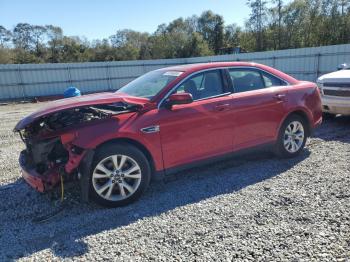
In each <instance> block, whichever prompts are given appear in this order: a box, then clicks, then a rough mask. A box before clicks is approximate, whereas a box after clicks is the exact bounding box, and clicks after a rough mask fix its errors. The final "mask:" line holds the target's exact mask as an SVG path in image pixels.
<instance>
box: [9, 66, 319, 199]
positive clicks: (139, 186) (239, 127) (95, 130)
mask: <svg viewBox="0 0 350 262" xmlns="http://www.w3.org/2000/svg"><path fill="white" fill-rule="evenodd" d="M321 121H322V110H321V100H320V94H319V91H318V88H317V87H316V85H315V84H313V83H310V82H305V81H298V80H296V79H294V78H293V77H291V76H289V75H286V74H284V73H282V72H280V71H278V70H275V69H273V68H270V67H268V66H264V65H260V64H255V63H243V62H229V63H226V62H223V63H206V64H192V65H183V66H174V67H168V68H163V69H159V70H155V71H152V72H149V73H147V74H145V75H143V76H141V77H139V78H137V79H135V80H134V81H132V82H130V83H129V84H127V85H125V86H124V87H122V88H121V89H119V90H118V91H117V92H115V93H99V94H93V95H85V96H81V97H76V98H68V99H62V100H58V101H55V102H51V103H49V104H48V105H47V107H45V108H42V109H41V110H39V111H37V112H34V113H33V114H31V115H29V116H27V117H26V118H24V119H22V120H21V121H20V122H19V123H18V124H17V125H16V127H15V131H18V132H19V133H20V134H21V137H22V139H23V141H24V143H25V144H26V150H24V151H23V152H22V153H21V155H20V161H19V162H20V165H21V167H22V171H23V172H22V173H23V177H24V178H25V180H26V181H27V182H28V183H29V184H30V185H31V186H32V187H34V188H36V189H37V190H38V191H41V192H44V191H47V190H50V189H52V188H54V187H55V186H56V185H58V184H59V182H60V181H61V179H64V181H68V180H74V179H76V180H79V181H80V184H81V190H82V196H83V199H88V198H92V199H94V200H96V201H97V202H98V203H100V204H102V205H107V206H121V205H126V204H128V203H130V202H132V201H134V200H136V199H137V198H138V197H140V195H141V194H142V192H144V191H145V189H146V188H147V186H148V184H149V181H150V179H151V177H152V176H154V175H156V174H165V175H166V174H169V173H171V172H174V171H179V170H181V169H183V168H186V167H189V166H193V165H197V164H200V163H202V162H208V161H209V160H217V159H218V158H221V157H223V156H227V155H228V154H230V153H233V152H238V151H241V150H244V149H247V148H254V147H258V146H263V145H269V146H271V148H272V149H273V151H274V152H275V153H276V154H277V155H279V156H281V157H294V156H296V155H298V154H299V153H300V151H301V150H303V148H304V145H305V142H306V139H307V137H308V136H310V134H311V133H312V131H313V129H314V128H315V127H316V126H317V125H318V124H320V123H321Z"/></svg>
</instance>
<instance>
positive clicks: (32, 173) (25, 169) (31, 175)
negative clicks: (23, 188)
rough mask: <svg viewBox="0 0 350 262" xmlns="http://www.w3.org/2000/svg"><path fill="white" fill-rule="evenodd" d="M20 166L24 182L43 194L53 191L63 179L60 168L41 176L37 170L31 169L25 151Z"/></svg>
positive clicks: (47, 171) (20, 157)
mask: <svg viewBox="0 0 350 262" xmlns="http://www.w3.org/2000/svg"><path fill="white" fill-rule="evenodd" d="M19 164H20V167H21V171H22V177H23V178H24V180H25V181H26V182H27V183H28V184H29V185H30V186H31V187H33V188H34V189H35V190H37V191H39V192H42V193H43V192H46V191H49V190H52V189H53V188H54V187H55V185H57V184H58V183H59V181H60V179H61V174H60V168H59V167H53V168H51V169H48V170H46V171H45V173H43V174H39V173H38V172H37V171H36V170H35V168H32V167H30V166H29V165H28V162H27V153H26V151H25V150H24V151H22V152H21V153H20V156H19Z"/></svg>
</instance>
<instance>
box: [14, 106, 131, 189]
mask: <svg viewBox="0 0 350 262" xmlns="http://www.w3.org/2000/svg"><path fill="white" fill-rule="evenodd" d="M137 109H138V107H136V106H135V105H129V104H125V103H113V104H112V103H111V104H103V105H93V106H83V107H78V108H68V109H65V110H62V111H57V112H53V113H50V114H48V115H43V116H41V117H39V118H38V119H35V121H31V123H29V124H27V125H26V126H25V127H23V128H21V129H18V128H17V129H16V128H15V131H16V132H18V133H19V134H20V136H21V138H22V140H23V142H24V143H25V145H26V149H25V150H23V151H22V152H21V154H20V157H19V163H20V166H21V169H22V176H23V178H24V179H25V180H26V181H27V183H28V184H29V185H31V186H32V187H33V188H34V189H36V190H37V191H39V192H46V191H49V190H51V189H53V188H54V187H55V186H56V185H57V184H58V183H59V182H60V180H61V178H62V177H64V180H65V181H72V180H76V178H77V177H78V172H79V165H80V163H81V162H82V159H83V158H84V156H85V155H86V154H87V152H88V151H89V149H87V148H82V147H79V146H76V145H74V140H75V139H76V138H77V134H78V132H77V130H79V128H80V127H84V126H87V125H90V124H92V123H95V122H96V121H101V120H107V119H110V118H112V117H113V116H114V115H117V114H121V113H126V112H132V111H136V110H137Z"/></svg>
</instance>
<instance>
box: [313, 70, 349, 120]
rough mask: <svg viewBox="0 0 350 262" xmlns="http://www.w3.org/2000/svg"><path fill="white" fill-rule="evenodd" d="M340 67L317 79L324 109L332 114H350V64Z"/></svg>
mask: <svg viewBox="0 0 350 262" xmlns="http://www.w3.org/2000/svg"><path fill="white" fill-rule="evenodd" d="M339 69H340V70H339V71H335V72H332V73H329V74H325V75H323V76H321V77H319V78H318V79H317V85H318V87H319V88H320V91H321V99H322V110H323V112H324V113H327V114H330V115H337V114H342V115H350V66H349V65H347V64H343V65H341V66H339Z"/></svg>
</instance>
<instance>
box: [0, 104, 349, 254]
mask: <svg viewBox="0 0 350 262" xmlns="http://www.w3.org/2000/svg"><path fill="white" fill-rule="evenodd" d="M37 106H38V105H30V104H26V105H8V106H0V120H1V121H0V138H1V141H0V143H1V146H0V150H1V154H0V199H1V200H2V201H1V202H0V218H1V222H0V261H7V260H13V259H19V260H30V261H32V260H45V261H47V260H68V261H69V260H92V261H93V260H96V261H99V260H104V259H111V260H127V261H128V260H137V261H138V260H143V261H146V260H157V261H158V260H160V261H165V260H186V261H187V260H205V261H207V260H264V261H266V260H298V261H299V260H315V261H316V260H317V261H332V260H333V261H349V259H350V192H349V184H350V161H349V160H350V132H349V130H350V118H347V117H338V118H336V119H334V120H327V121H326V122H325V123H324V124H323V126H322V127H321V128H319V129H318V130H317V132H316V134H315V137H314V138H312V139H310V140H309V142H308V144H307V148H306V149H305V150H304V151H303V153H302V154H301V155H300V156H299V157H298V158H295V159H289V160H280V159H276V158H274V157H273V156H271V155H270V154H268V153H261V152H260V153H256V154H251V155H248V156H245V157H240V158H236V159H232V160H230V161H225V162H220V163H217V164H215V165H211V166H206V167H200V168H196V169H192V170H189V171H186V172H182V173H181V174H177V175H173V176H171V177H169V178H167V179H166V181H164V182H154V183H152V184H151V186H150V188H149V190H148V191H147V193H146V194H145V195H144V196H143V197H142V198H141V199H140V200H139V201H138V202H136V203H135V204H132V205H130V206H127V207H124V208H117V209H104V208H101V207H98V206H96V205H94V204H90V205H88V204H81V203H80V202H79V194H78V193H76V192H75V190H76V188H74V187H73V188H70V189H68V192H67V199H66V200H65V206H64V209H63V210H62V212H60V213H58V214H57V215H56V216H55V217H53V218H52V219H51V220H49V221H46V222H43V223H35V222H33V221H32V220H33V218H37V217H38V216H40V215H43V214H49V213H52V212H54V211H55V210H57V207H56V206H55V203H56V202H55V201H53V200H51V199H50V198H49V197H48V196H47V195H41V194H39V193H37V192H35V191H33V190H32V189H30V188H29V187H28V186H27V185H26V184H25V183H24V182H23V180H22V179H21V178H20V173H19V168H18V166H17V157H18V153H19V151H20V150H21V148H23V145H22V144H21V142H20V140H19V138H18V137H16V136H14V135H13V134H12V132H11V130H12V128H13V126H14V124H15V123H16V121H17V120H18V119H19V118H20V117H22V116H23V115H26V114H27V113H28V112H30V111H32V110H34V109H35V108H36V107H37Z"/></svg>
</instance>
